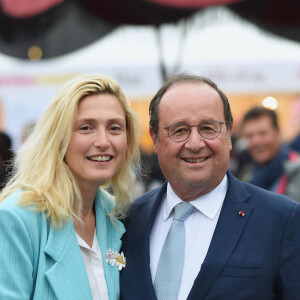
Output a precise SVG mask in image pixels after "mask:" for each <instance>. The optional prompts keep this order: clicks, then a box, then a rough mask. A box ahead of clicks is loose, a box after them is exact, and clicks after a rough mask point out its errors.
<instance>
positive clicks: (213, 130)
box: [201, 126, 216, 132]
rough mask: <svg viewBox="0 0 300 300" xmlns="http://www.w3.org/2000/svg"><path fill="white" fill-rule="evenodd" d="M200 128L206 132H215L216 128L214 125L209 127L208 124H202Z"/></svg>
mask: <svg viewBox="0 0 300 300" xmlns="http://www.w3.org/2000/svg"><path fill="white" fill-rule="evenodd" d="M201 130H203V131H206V132H216V129H215V128H214V127H210V126H203V127H201Z"/></svg>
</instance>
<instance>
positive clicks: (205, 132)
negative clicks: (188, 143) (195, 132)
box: [199, 121, 221, 140]
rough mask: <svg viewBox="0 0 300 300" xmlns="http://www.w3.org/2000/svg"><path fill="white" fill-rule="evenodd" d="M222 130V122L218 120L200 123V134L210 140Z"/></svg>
mask: <svg viewBox="0 0 300 300" xmlns="http://www.w3.org/2000/svg"><path fill="white" fill-rule="evenodd" d="M220 131H221V124H220V123H218V122H216V121H207V122H204V123H201V124H200V125H199V132H200V134H201V135H202V136H203V137H204V138H205V139H208V140H211V139H214V138H216V137H217V136H218V135H219V133H220Z"/></svg>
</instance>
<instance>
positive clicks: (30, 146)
mask: <svg viewBox="0 0 300 300" xmlns="http://www.w3.org/2000/svg"><path fill="white" fill-rule="evenodd" d="M138 131H139V126H138V123H137V120H136V118H135V114H134V113H133V111H132V110H131V109H130V108H129V106H128V104H127V102H126V99H125V96H124V94H123V92H122V90H121V88H120V86H119V84H118V83H117V82H116V81H115V80H113V79H111V78H108V77H105V76H101V75H83V76H80V77H78V78H75V79H73V80H71V81H70V82H68V83H67V84H66V85H65V86H64V88H62V89H61V90H60V92H59V93H58V94H57V95H56V97H55V98H54V100H53V102H52V103H51V104H50V106H49V107H48V109H47V110H46V112H45V113H44V114H43V115H42V117H41V118H40V120H39V121H38V123H37V125H36V127H35V128H34V130H33V132H32V134H31V135H30V136H29V137H28V138H27V139H26V141H25V142H24V144H23V145H22V147H21V149H20V150H19V151H18V155H17V156H16V161H15V164H14V176H13V178H12V179H11V180H10V181H9V183H8V185H7V186H6V188H5V189H4V190H3V191H2V193H1V195H0V227H1V228H2V230H0V244H1V249H2V251H1V255H0V299H94V300H95V299H115V300H117V299H119V272H120V270H121V269H122V268H123V267H124V266H125V261H124V257H123V255H122V254H120V253H119V250H120V247H121V241H120V239H121V237H122V234H123V233H124V231H125V229H124V226H123V224H122V223H121V222H120V221H119V220H118V219H119V218H121V217H123V216H124V215H125V213H126V209H127V208H128V206H129V202H130V200H131V198H132V197H133V195H134V173H133V171H132V169H131V165H132V162H133V161H134V160H136V161H137V160H138V157H139V149H138ZM105 187H107V188H109V189H110V190H111V191H112V192H113V194H114V198H113V197H112V196H111V195H110V194H109V193H108V192H107V191H106V190H105V189H104V188H105Z"/></svg>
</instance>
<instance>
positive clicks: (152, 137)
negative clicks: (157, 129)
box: [149, 127, 159, 154]
mask: <svg viewBox="0 0 300 300" xmlns="http://www.w3.org/2000/svg"><path fill="white" fill-rule="evenodd" d="M149 133H150V136H151V139H152V142H153V147H154V153H155V154H157V147H158V145H157V143H158V142H159V140H158V137H157V135H156V134H155V133H154V131H153V128H152V127H150V128H149Z"/></svg>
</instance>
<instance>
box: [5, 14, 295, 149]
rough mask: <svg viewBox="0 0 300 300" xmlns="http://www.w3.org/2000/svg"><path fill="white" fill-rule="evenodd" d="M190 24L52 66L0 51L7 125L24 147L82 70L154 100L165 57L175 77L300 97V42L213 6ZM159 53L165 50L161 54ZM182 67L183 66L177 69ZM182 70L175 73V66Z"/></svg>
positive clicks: (131, 29) (121, 38)
mask: <svg viewBox="0 0 300 300" xmlns="http://www.w3.org/2000/svg"><path fill="white" fill-rule="evenodd" d="M186 26H187V27H186V29H187V30H186V35H185V37H184V38H182V31H183V27H184V23H183V22H180V23H178V24H175V25H164V26H162V27H161V28H160V29H159V32H160V36H161V41H162V42H161V49H159V47H158V43H157V37H158V36H157V30H155V29H154V28H153V27H151V26H139V27H135V26H123V27H120V28H119V29H117V30H115V31H114V32H112V33H111V34H110V35H108V36H106V37H104V38H102V39H101V40H99V41H97V42H95V43H94V44H92V45H90V46H88V47H85V48H83V49H80V50H78V51H75V52H73V53H71V54H68V55H65V56H62V57H58V58H55V59H49V60H46V61H22V60H19V59H15V58H11V57H8V56H6V55H2V54H0V101H1V102H2V106H3V126H4V130H5V131H7V132H8V133H9V134H10V135H11V136H12V137H13V140H14V147H15V148H17V147H18V146H19V144H20V142H21V134H22V130H23V128H24V126H25V125H26V124H27V123H31V122H34V121H35V120H36V119H37V118H38V117H39V115H40V114H41V112H42V111H43V110H44V109H45V107H46V105H47V104H48V103H49V101H50V100H51V99H52V98H53V96H54V94H55V92H56V91H57V89H58V88H59V87H60V86H61V85H62V83H63V82H64V81H65V80H66V79H67V78H69V77H71V76H74V75H76V74H78V73H82V72H96V73H102V74H106V75H109V76H112V77H114V78H115V79H117V80H118V81H119V82H120V84H121V86H122V87H123V89H124V91H125V92H126V93H127V95H128V96H129V97H133V98H134V97H149V98H150V97H151V96H152V95H153V94H154V93H155V91H156V90H157V89H158V88H159V86H160V85H161V83H162V79H161V73H160V69H159V67H160V65H159V60H160V55H162V57H163V61H164V63H165V65H166V69H167V70H168V72H169V73H171V72H173V71H187V72H192V73H196V74H200V75H205V76H208V77H210V78H212V79H213V80H215V81H216V83H217V84H218V85H219V86H220V87H221V88H222V89H223V90H225V92H250V93H251V92H253V93H254V92H259V91H279V92H286V91H293V92H300V44H298V43H296V42H293V41H289V40H286V39H282V38H279V37H276V36H274V35H271V34H268V33H265V32H262V31H261V30H260V29H258V28H256V27H255V26H254V25H251V24H249V23H247V22H246V21H243V20H241V19H240V18H238V17H237V16H235V15H233V14H232V13H231V12H229V11H227V10H226V9H224V8H209V9H207V10H205V11H202V12H200V13H198V14H196V15H194V16H193V17H192V18H191V19H190V20H189V21H188V23H187V25H186ZM160 50H162V51H161V52H160ZM178 63H179V64H178ZM177 64H178V65H179V68H176V69H175V70H174V66H177Z"/></svg>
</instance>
